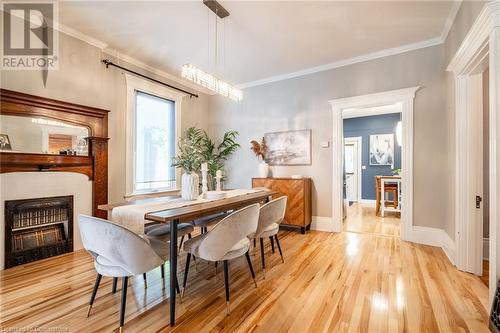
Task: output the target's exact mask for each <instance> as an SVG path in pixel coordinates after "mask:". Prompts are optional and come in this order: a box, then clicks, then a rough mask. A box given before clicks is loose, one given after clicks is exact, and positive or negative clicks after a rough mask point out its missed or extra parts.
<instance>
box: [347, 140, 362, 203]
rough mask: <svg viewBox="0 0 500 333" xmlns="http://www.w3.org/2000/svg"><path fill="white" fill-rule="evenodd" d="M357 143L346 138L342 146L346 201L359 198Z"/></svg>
mask: <svg viewBox="0 0 500 333" xmlns="http://www.w3.org/2000/svg"><path fill="white" fill-rule="evenodd" d="M358 163H360V161H359V160H358V144H357V142H356V141H353V142H351V141H348V140H346V143H345V146H344V170H345V181H346V198H347V200H348V201H358V199H359V193H358V188H359V184H358V182H359V174H358V167H359V165H358Z"/></svg>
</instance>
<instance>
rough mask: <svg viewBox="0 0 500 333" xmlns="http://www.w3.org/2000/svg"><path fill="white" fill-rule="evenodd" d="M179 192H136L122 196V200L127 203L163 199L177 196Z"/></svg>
mask: <svg viewBox="0 0 500 333" xmlns="http://www.w3.org/2000/svg"><path fill="white" fill-rule="evenodd" d="M180 191H181V190H180V189H171V190H164V191H154V192H138V193H132V194H127V195H124V196H123V198H124V199H125V200H127V201H130V200H140V199H147V198H156V197H164V196H167V195H178V194H179V193H180Z"/></svg>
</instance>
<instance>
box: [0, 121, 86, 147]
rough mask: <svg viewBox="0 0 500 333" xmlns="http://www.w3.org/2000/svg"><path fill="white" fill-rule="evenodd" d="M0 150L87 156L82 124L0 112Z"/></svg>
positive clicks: (84, 129)
mask: <svg viewBox="0 0 500 333" xmlns="http://www.w3.org/2000/svg"><path fill="white" fill-rule="evenodd" d="M0 134H1V140H2V143H0V151H2V152H16V153H35V154H51V155H80V156H88V147H87V140H86V138H87V137H88V136H89V129H88V128H87V127H84V126H79V125H74V124H71V123H68V122H63V121H59V120H53V119H48V118H42V117H27V116H17V115H4V114H2V115H0Z"/></svg>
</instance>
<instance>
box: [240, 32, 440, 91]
mask: <svg viewBox="0 0 500 333" xmlns="http://www.w3.org/2000/svg"><path fill="white" fill-rule="evenodd" d="M439 44H443V40H442V39H441V37H436V38H431V39H427V40H423V41H420V42H417V43H412V44H406V45H402V46H398V47H394V48H390V49H385V50H381V51H377V52H372V53H367V54H364V55H361V56H357V57H352V58H348V59H344V60H340V61H336V62H332V63H329V64H325V65H320V66H316V67H310V68H306V69H303V70H300V71H296V72H291V73H286V74H281V75H276V76H271V77H268V78H265V79H261V80H256V81H251V82H246V83H242V84H239V85H237V87H238V88H240V89H245V88H250V87H255V86H260V85H263V84H267V83H272V82H277V81H282V80H287V79H292V78H295V77H299V76H304V75H309V74H314V73H318V72H323V71H327V70H330V69H334V68H339V67H344V66H349V65H353V64H357V63H360V62H365V61H369V60H375V59H379V58H384V57H387V56H392V55H397V54H401V53H405V52H410V51H414V50H419V49H423V48H426V47H431V46H435V45H439Z"/></svg>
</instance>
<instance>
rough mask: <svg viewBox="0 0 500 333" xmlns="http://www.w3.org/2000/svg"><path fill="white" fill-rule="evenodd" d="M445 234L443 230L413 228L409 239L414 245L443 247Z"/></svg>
mask: <svg viewBox="0 0 500 333" xmlns="http://www.w3.org/2000/svg"><path fill="white" fill-rule="evenodd" d="M443 232H444V231H443V230H442V229H436V228H430V227H420V226H413V228H412V230H411V234H410V237H409V239H410V241H411V242H413V243H418V244H424V245H431V246H439V247H441V246H442V245H443Z"/></svg>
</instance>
